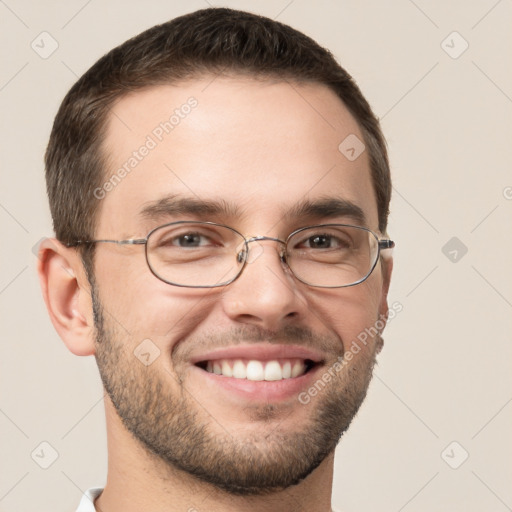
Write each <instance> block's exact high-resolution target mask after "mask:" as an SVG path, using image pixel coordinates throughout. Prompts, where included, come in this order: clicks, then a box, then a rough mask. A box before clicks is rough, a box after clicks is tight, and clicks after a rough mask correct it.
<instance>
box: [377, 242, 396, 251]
mask: <svg viewBox="0 0 512 512" xmlns="http://www.w3.org/2000/svg"><path fill="white" fill-rule="evenodd" d="M393 247H395V242H393V240H379V249H380V250H383V249H393Z"/></svg>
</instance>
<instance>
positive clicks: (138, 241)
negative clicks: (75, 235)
mask: <svg viewBox="0 0 512 512" xmlns="http://www.w3.org/2000/svg"><path fill="white" fill-rule="evenodd" d="M147 241H148V240H147V238H132V239H129V240H78V241H77V242H73V243H70V244H67V247H76V246H78V245H82V244H99V243H108V244H119V245H144V244H145V243H146V242H147Z"/></svg>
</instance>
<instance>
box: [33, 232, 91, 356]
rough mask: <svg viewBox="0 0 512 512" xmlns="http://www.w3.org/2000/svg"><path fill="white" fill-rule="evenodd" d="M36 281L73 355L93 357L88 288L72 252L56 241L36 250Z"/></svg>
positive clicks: (53, 319)
mask: <svg viewBox="0 0 512 512" xmlns="http://www.w3.org/2000/svg"><path fill="white" fill-rule="evenodd" d="M38 273H39V280H40V283H41V289H42V292H43V298H44V301H45V303H46V307H47V309H48V313H49V315H50V319H51V321H52V323H53V326H54V327H55V329H56V331H57V332H58V334H59V336H60V337H61V338H62V340H63V341H64V343H65V344H66V346H67V347H68V349H69V350H70V351H71V352H72V353H73V354H75V355H78V356H88V355H92V354H94V351H95V350H94V336H93V334H94V324H93V320H92V319H93V315H92V303H91V294H90V287H89V283H88V281H87V278H86V276H85V272H84V269H83V265H82V261H81V259H80V256H79V255H78V253H77V252H76V250H75V249H71V248H68V247H65V246H64V245H63V244H61V243H60V242H59V241H58V240H56V239H46V240H44V241H43V242H42V243H41V246H40V248H39V264H38Z"/></svg>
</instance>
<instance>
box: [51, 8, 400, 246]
mask: <svg viewBox="0 0 512 512" xmlns="http://www.w3.org/2000/svg"><path fill="white" fill-rule="evenodd" d="M205 73H219V74H220V73H228V74H230V73H231V74H232V73H243V74H249V75H253V76H256V77H262V78H266V77H268V78H274V79H276V78H277V79H290V80H293V81H295V82H298V83H300V82H309V83H311V82H312V83H318V84H323V85H326V86H327V87H329V88H330V89H331V90H333V91H334V92H335V93H336V95H337V96H338V97H339V98H340V100H341V101H342V102H343V103H344V104H345V106H346V107H347V108H348V110H349V111H350V112H351V114H352V115H353V116H354V118H355V119H356V121H357V123H358V125H359V127H360V129H361V132H362V134H363V137H364V142H365V145H366V147H367V149H368V155H369V159H370V166H371V173H372V179H373V185H374V189H375V193H376V197H377V208H378V215H379V229H380V231H381V232H383V233H384V232H385V230H386V226H387V218H388V213H389V201H390V197H391V179H390V172H389V163H388V157H387V151H386V143H385V140H384V137H383V135H382V132H381V130H380V126H379V122H378V119H377V118H376V117H375V115H374V114H373V112H372V110H371V108H370V106H369V105H368V102H367V101H366V100H365V98H364V97H363V95H362V93H361V91H360V90H359V88H358V86H357V85H356V84H355V82H354V81H353V80H352V78H351V76H350V75H349V74H348V73H347V72H346V71H345V70H344V69H343V68H342V67H341V66H340V65H339V64H338V63H337V62H336V60H335V59H334V57H333V56H332V54H331V53H330V52H329V51H328V50H326V49H324V48H322V47H321V46H319V45H318V44H317V43H316V42H315V41H313V40H312V39H311V38H309V37H307V36H306V35H304V34H302V33H300V32H298V31H297V30H294V29H292V28H291V27H289V26H287V25H283V24H282V23H278V22H276V21H273V20H271V19H268V18H265V17H262V16H258V15H255V14H251V13H247V12H241V11H236V10H232V9H226V8H211V9H203V10H200V11H196V12H193V13H190V14H187V15H185V16H181V17H179V18H175V19H173V20H171V21H169V22H167V23H164V24H162V25H157V26H155V27H152V28H150V29H149V30H146V31H145V32H143V33H141V34H139V35H138V36H136V37H134V38H132V39H130V40H128V41H126V42H125V43H123V44H122V45H120V46H118V47H117V48H114V49H113V50H111V51H110V52H109V53H107V54H106V55H104V56H103V57H102V58H101V59H99V60H98V61H97V62H96V63H95V64H94V65H93V66H92V67H91V68H90V69H89V70H88V71H87V72H86V73H85V74H84V75H83V76H82V77H81V78H80V79H79V80H78V81H77V82H76V83H75V84H74V86H73V87H72V88H71V90H70V91H69V92H68V94H67V95H66V97H65V98H64V100H63V102H62V104H61V106H60V108H59V111H58V113H57V116H56V117H55V121H54V124H53V129H52V132H51V136H50V140H49V144H48V148H47V151H46V157H45V163H46V183H47V190H48V196H49V201H50V209H51V213H52V218H53V226H54V230H55V234H56V237H57V238H58V239H59V240H60V241H61V242H63V243H66V244H72V243H73V242H75V241H77V240H91V239H93V238H94V235H95V226H96V220H97V219H96V217H97V212H98V210H99V204H100V202H99V201H98V199H96V197H95V196H94V194H93V191H94V190H95V189H96V188H97V187H98V186H100V185H101V182H102V180H103V177H104V174H105V162H106V158H105V156H106V155H104V153H103V151H102V150H103V148H102V141H103V139H104V135H105V129H106V120H107V116H108V113H109V110H110V109H111V108H112V106H113V103H114V102H115V101H117V100H118V99H119V98H121V97H122V96H123V95H126V94H127V93H129V92H133V91H136V90H139V89H141V88H143V87H148V86H153V85H160V84H169V83H176V82H178V81H182V80H185V79H189V78H193V77H196V76H200V75H203V74H205ZM340 142H341V141H340Z"/></svg>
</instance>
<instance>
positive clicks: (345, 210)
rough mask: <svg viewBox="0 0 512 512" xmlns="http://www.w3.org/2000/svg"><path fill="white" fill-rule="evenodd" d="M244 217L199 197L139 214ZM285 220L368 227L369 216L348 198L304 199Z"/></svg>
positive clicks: (164, 201)
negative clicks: (348, 221) (343, 222)
mask: <svg viewBox="0 0 512 512" xmlns="http://www.w3.org/2000/svg"><path fill="white" fill-rule="evenodd" d="M243 214H244V211H242V209H241V208H239V207H238V206H237V205H236V204H234V203H230V202H228V201H226V200H223V199H222V200H205V199H199V198H197V197H184V196H180V195H176V194H174V195H173V194H170V195H167V196H165V197H162V198H161V199H157V200H156V201H152V202H149V203H147V204H146V205H145V206H144V207H143V208H142V210H141V211H140V216H141V217H142V218H144V219H150V220H153V219H159V218H162V217H164V216H171V215H195V216H198V217H208V216H209V217H217V218H218V217H230V218H236V219H240V218H241V217H242V216H243ZM281 215H282V217H283V219H284V220H288V221H290V220H297V219H301V220H306V219H307V220H308V221H315V220H317V219H318V220H320V219H334V218H339V217H344V218H349V219H351V220H352V221H355V222H356V223H358V224H360V225H366V216H365V214H364V211H363V210H362V208H361V207H359V206H357V205H356V204H355V203H353V202H351V201H348V200H346V199H340V198H335V197H325V198H320V199H317V200H315V201H310V200H305V201H301V202H300V203H298V204H296V205H294V206H292V207H291V208H290V209H288V210H283V211H282V212H281Z"/></svg>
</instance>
